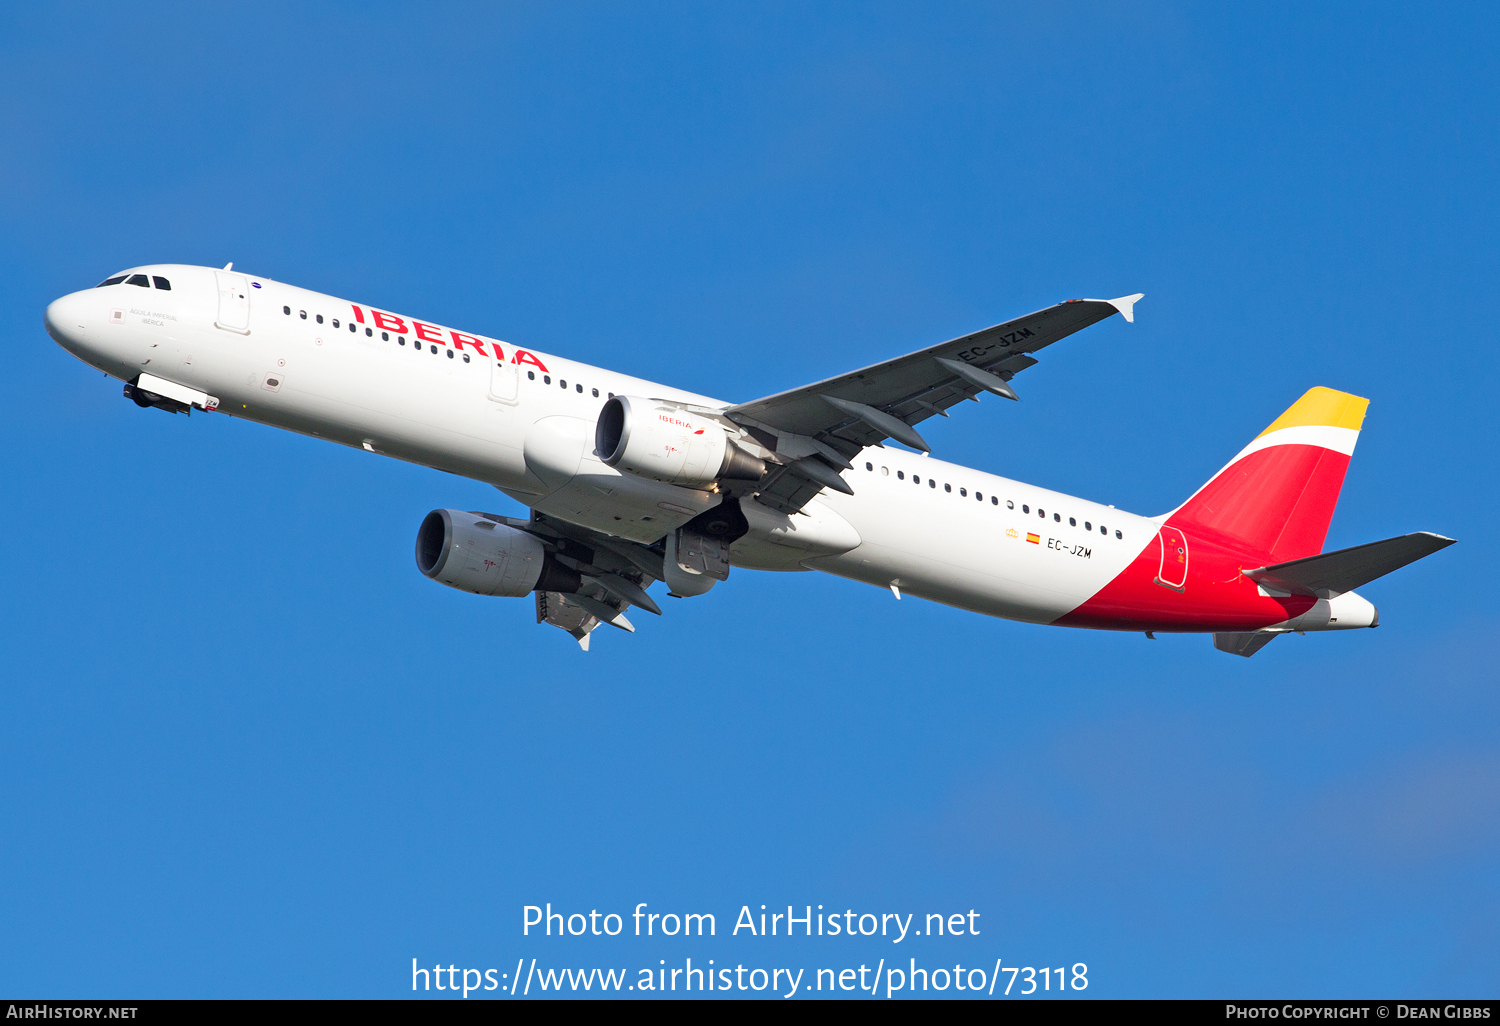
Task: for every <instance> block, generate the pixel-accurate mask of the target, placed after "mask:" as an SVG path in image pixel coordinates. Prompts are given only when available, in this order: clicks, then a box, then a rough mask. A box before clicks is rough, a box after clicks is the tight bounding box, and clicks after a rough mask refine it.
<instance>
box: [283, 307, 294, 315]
mask: <svg viewBox="0 0 1500 1026" xmlns="http://www.w3.org/2000/svg"><path fill="white" fill-rule="evenodd" d="M281 312H282V313H284V314H286V315H287V316H288V317H290V316H291V315H292V308H291V307H289V306H284V307H282V308H281Z"/></svg>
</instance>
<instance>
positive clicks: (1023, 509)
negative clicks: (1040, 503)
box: [1011, 506, 1031, 513]
mask: <svg viewBox="0 0 1500 1026" xmlns="http://www.w3.org/2000/svg"><path fill="white" fill-rule="evenodd" d="M1011 509H1015V507H1014V506H1012V507H1011ZM1021 512H1022V513H1030V512H1031V507H1030V506H1022V507H1021Z"/></svg>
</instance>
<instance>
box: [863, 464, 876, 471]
mask: <svg viewBox="0 0 1500 1026" xmlns="http://www.w3.org/2000/svg"><path fill="white" fill-rule="evenodd" d="M865 469H866V470H874V469H875V464H873V463H866V464H865Z"/></svg>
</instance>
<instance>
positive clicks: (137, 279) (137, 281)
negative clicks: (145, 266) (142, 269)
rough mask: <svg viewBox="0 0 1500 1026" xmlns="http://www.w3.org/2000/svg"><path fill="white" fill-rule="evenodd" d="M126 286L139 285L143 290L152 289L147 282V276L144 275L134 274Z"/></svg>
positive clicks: (126, 281)
mask: <svg viewBox="0 0 1500 1026" xmlns="http://www.w3.org/2000/svg"><path fill="white" fill-rule="evenodd" d="M125 284H126V285H139V286H140V287H141V288H143V289H149V288H150V287H151V283H150V282H148V281H147V280H146V276H145V275H144V274H132V275H131V276H130V277H129V278H127V279H126V280H125Z"/></svg>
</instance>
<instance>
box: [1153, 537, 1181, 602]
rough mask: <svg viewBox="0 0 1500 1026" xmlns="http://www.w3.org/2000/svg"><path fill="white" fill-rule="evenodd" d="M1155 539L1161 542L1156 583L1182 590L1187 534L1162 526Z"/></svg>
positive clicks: (1174, 589)
mask: <svg viewBox="0 0 1500 1026" xmlns="http://www.w3.org/2000/svg"><path fill="white" fill-rule="evenodd" d="M1157 540H1158V541H1160V542H1161V568H1160V569H1158V570H1157V571H1156V583H1157V584H1160V585H1161V586H1162V587H1163V588H1171V589H1172V590H1173V591H1183V590H1184V589H1185V588H1186V587H1187V569H1188V549H1187V536H1186V535H1184V534H1183V533H1182V532H1181V531H1179V530H1177V528H1175V527H1163V528H1162V529H1161V533H1160V534H1158V535H1157Z"/></svg>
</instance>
